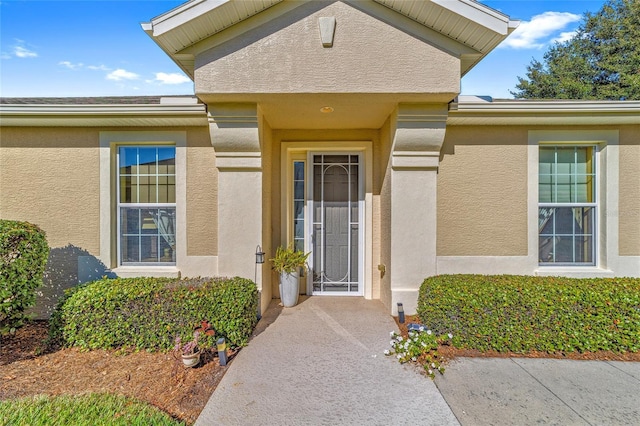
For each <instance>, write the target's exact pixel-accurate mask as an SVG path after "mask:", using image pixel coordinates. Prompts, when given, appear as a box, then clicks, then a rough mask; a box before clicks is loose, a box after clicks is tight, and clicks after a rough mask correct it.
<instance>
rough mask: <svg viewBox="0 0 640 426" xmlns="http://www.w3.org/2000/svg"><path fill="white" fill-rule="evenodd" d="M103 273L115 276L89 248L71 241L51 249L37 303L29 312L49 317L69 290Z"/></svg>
mask: <svg viewBox="0 0 640 426" xmlns="http://www.w3.org/2000/svg"><path fill="white" fill-rule="evenodd" d="M104 276H107V277H109V278H115V276H116V275H115V274H114V273H113V272H111V271H109V269H108V268H107V267H106V265H105V264H104V263H102V262H101V261H100V260H99V259H98V258H97V257H95V256H93V255H92V254H91V253H89V252H88V251H86V250H84V249H82V248H80V247H76V246H74V245H71V244H69V245H68V246H65V247H56V248H52V249H51V251H50V252H49V259H48V260H47V266H46V269H45V271H44V277H43V280H42V281H43V283H42V287H39V288H38V289H37V290H36V304H35V306H34V307H33V308H32V309H31V310H30V312H31V313H32V314H34V315H35V318H37V319H47V318H49V317H50V316H51V313H52V312H53V309H54V308H55V307H56V304H57V303H58V300H59V299H60V297H62V296H63V295H64V291H65V290H66V289H68V288H71V287H75V286H76V285H78V284H82V283H86V282H89V281H95V280H98V279H100V278H102V277H104Z"/></svg>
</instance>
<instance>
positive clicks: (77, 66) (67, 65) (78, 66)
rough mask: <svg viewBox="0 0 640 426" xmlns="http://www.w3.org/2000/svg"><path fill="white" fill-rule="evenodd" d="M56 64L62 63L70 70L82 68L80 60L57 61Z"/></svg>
mask: <svg viewBox="0 0 640 426" xmlns="http://www.w3.org/2000/svg"><path fill="white" fill-rule="evenodd" d="M58 65H62V66H63V67H67V68H69V69H70V70H75V69H78V68H82V66H83V64H82V62H79V63H77V64H74V63H72V62H69V61H61V62H58Z"/></svg>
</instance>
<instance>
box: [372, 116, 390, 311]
mask: <svg viewBox="0 0 640 426" xmlns="http://www.w3.org/2000/svg"><path fill="white" fill-rule="evenodd" d="M391 126H392V123H391V120H387V121H386V122H385V124H384V126H382V128H381V129H380V154H381V155H380V157H379V158H378V159H377V160H378V164H379V167H380V171H381V174H382V176H381V178H380V179H381V180H382V182H381V185H380V196H379V200H380V203H379V205H380V215H379V222H378V223H374V228H376V229H378V233H379V235H380V238H379V241H380V242H379V244H380V254H379V259H380V260H379V262H380V263H379V264H380V265H382V267H383V268H384V271H378V272H377V275H378V277H379V279H380V300H381V301H382V303H383V304H384V305H385V306H386V307H387V309H389V310H390V309H391V274H390V272H391V270H392V269H391V168H390V162H389V158H390V155H391V145H392V142H393V137H392V131H391ZM374 259H375V257H374Z"/></svg>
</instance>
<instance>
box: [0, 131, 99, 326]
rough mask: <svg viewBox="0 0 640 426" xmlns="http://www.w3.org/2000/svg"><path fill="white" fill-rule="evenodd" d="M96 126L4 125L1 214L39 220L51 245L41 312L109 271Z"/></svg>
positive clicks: (40, 296)
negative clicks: (103, 254)
mask: <svg viewBox="0 0 640 426" xmlns="http://www.w3.org/2000/svg"><path fill="white" fill-rule="evenodd" d="M98 143H99V141H98V132H97V131H96V130H95V129H67V128H29V129H25V128H3V129H2V143H1V146H0V193H1V194H2V197H0V217H1V218H3V219H13V220H22V221H28V222H31V223H35V224H37V225H38V226H40V227H41V228H42V229H43V230H44V231H45V232H46V234H47V242H48V244H49V247H50V249H51V251H50V254H49V261H48V263H47V268H46V271H45V276H44V285H43V286H42V287H40V288H39V289H38V291H37V295H38V297H37V301H36V307H35V309H34V310H33V312H34V313H35V315H36V317H38V318H43V317H47V316H48V315H49V314H50V313H51V311H52V309H53V306H54V305H55V303H56V301H57V299H58V297H60V296H61V295H62V292H63V290H64V289H66V288H69V287H71V286H74V285H76V284H77V283H78V281H79V279H80V278H81V276H91V275H92V274H94V273H98V272H96V271H104V268H105V267H104V265H101V263H100V261H99V260H98V258H97V256H99V255H100V223H99V221H100V191H99V188H100V176H99V170H100V169H99V152H98V149H97V148H98Z"/></svg>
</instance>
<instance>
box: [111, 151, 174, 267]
mask: <svg viewBox="0 0 640 426" xmlns="http://www.w3.org/2000/svg"><path fill="white" fill-rule="evenodd" d="M114 148H115V173H114V178H115V189H116V190H115V210H116V211H115V219H116V253H115V254H116V264H117V267H130V266H134V267H135V266H142V267H156V266H157V267H167V266H169V267H175V266H176V264H177V262H176V259H177V251H178V244H179V241H178V233H179V230H178V229H177V228H178V227H177V224H178V203H177V199H178V188H177V185H178V182H177V180H178V176H177V175H178V164H177V163H178V160H177V156H178V147H177V145H176V144H175V143H144V142H136V143H118V144H116V145H115V146H114ZM121 148H138V149H139V148H156V149H158V148H173V150H174V153H173V154H174V156H173V160H174V171H173V174H169V173H163V174H159V173H157V172H156V173H155V175H151V174H147V176H156V178H157V177H158V176H170V175H173V177H174V184H173V186H174V189H173V191H174V194H173V199H174V202H173V203H168V202H166V203H157V202H156V203H141V202H135V203H123V202H122V201H121V192H120V191H121V183H120V178H121V174H120V150H121ZM157 160H158V157H157V152H156V161H157ZM123 208H125V209H126V208H132V209H145V208H147V209H156V208H157V209H162V208H171V209H173V212H174V224H173V227H174V239H175V241H176V242H175V245H176V248H174V250H173V254H172V257H173V259H174V260H173V261H170V262H166V261H165V262H162V261H157V262H143V261H139V262H124V261H123V259H122V242H123V234H122V211H123ZM141 226H142V225H141ZM158 238H160V234H158ZM140 246H141V245H140ZM159 247H160V241H158V254H157V256H158V257H157V258H158V260H159V259H160V258H161V256H160V251H159Z"/></svg>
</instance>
